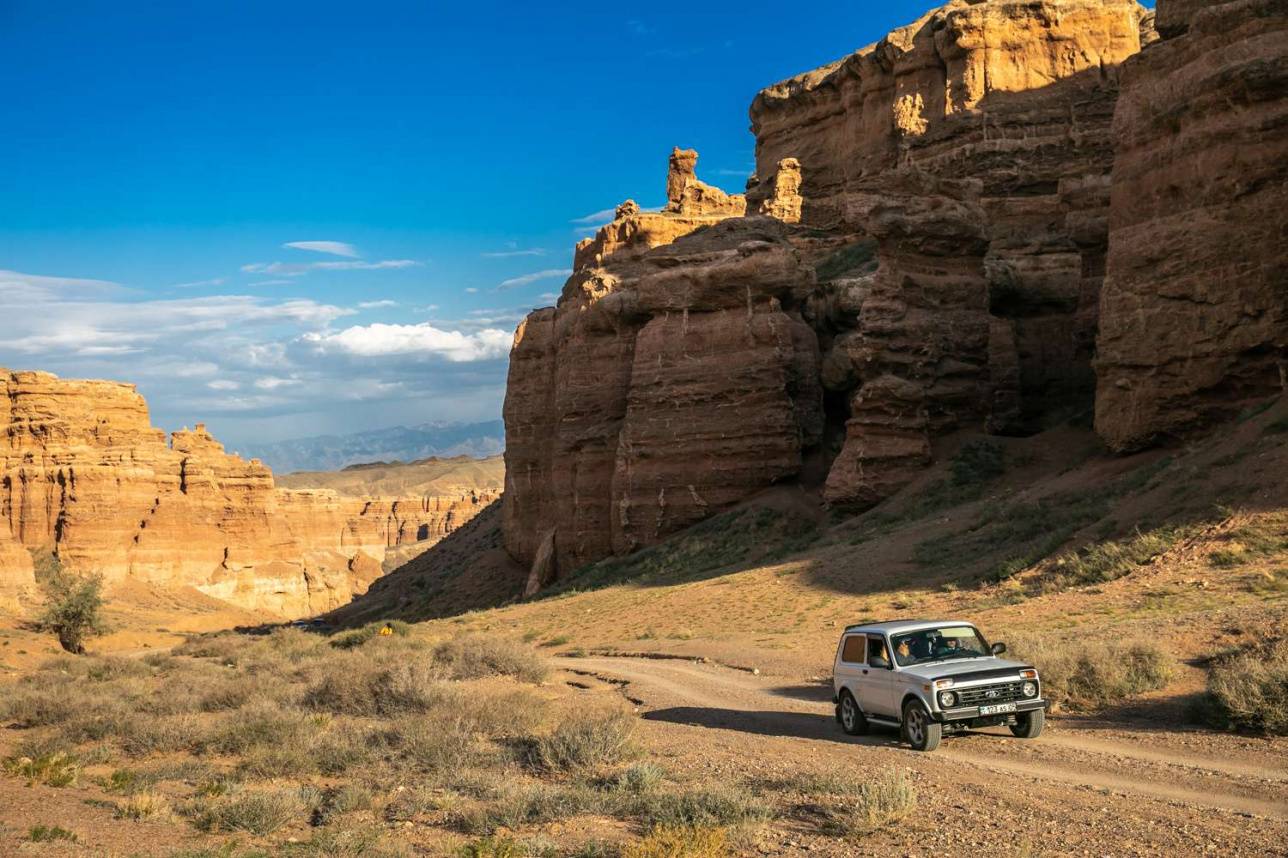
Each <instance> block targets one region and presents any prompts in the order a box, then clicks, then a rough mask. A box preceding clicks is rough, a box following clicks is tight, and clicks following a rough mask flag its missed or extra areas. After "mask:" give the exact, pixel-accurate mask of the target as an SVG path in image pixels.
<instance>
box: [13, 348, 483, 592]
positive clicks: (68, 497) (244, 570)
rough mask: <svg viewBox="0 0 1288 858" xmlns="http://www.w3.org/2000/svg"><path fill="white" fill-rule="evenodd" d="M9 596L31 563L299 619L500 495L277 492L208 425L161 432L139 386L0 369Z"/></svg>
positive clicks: (23, 582) (268, 477) (260, 469)
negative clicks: (47, 559)
mask: <svg viewBox="0 0 1288 858" xmlns="http://www.w3.org/2000/svg"><path fill="white" fill-rule="evenodd" d="M0 379H2V380H3V382H4V384H5V387H6V394H7V395H6V396H5V397H4V398H2V399H0V424H2V425H3V426H4V436H3V438H0V514H2V518H3V521H0V590H4V591H7V593H8V594H9V595H11V596H12V595H14V594H15V593H16V592H18V591H21V590H22V589H24V588H28V587H30V585H31V584H32V583H33V581H32V561H31V555H30V553H29V550H34V551H53V552H56V554H57V556H58V557H59V559H60V560H61V561H62V562H63V563H64V564H66V565H68V566H69V567H70V568H72V569H76V570H83V571H93V572H98V573H101V574H103V576H104V577H105V578H106V579H107V580H108V581H109V582H110V581H113V580H120V579H124V578H133V579H137V580H142V581H147V582H150V583H155V584H162V585H176V586H192V587H195V588H196V589H198V590H201V591H203V592H205V593H207V594H209V595H212V596H216V597H218V598H222V599H225V600H227V601H229V602H232V603H234V604H237V605H240V606H243V607H247V608H252V609H263V610H268V611H272V612H275V613H278V614H281V615H285V616H288V617H294V616H302V615H307V614H313V613H320V612H322V611H325V610H329V609H331V608H334V607H336V606H338V605H341V604H344V603H345V602H348V601H349V600H350V599H351V598H352V596H353V595H355V594H358V593H361V592H363V591H365V590H366V588H367V586H368V585H369V584H370V583H371V582H372V581H373V580H374V579H375V578H377V577H378V576H379V575H380V574H381V568H380V561H381V560H382V559H383V558H384V555H385V551H386V550H387V549H389V548H391V547H393V546H397V545H403V544H407V543H412V542H418V541H423V544H424V545H425V546H426V547H428V546H430V545H432V544H433V542H434V541H436V540H437V539H438V538H441V537H442V536H443V535H444V533H445V532H446V531H447V530H450V529H452V528H454V527H456V526H459V524H461V523H464V522H465V521H468V520H469V518H471V517H473V515H474V514H475V513H476V512H477V511H479V510H481V509H482V508H483V507H484V506H485V505H486V504H487V503H488V502H490V501H491V500H493V499H495V498H494V496H487V497H480V496H478V495H474V494H464V495H461V496H453V497H424V498H421V497H417V498H349V497H343V496H340V495H337V494H336V493H335V492H333V491H325V490H321V491H306V490H286V489H278V488H275V486H274V484H273V475H272V472H271V471H269V469H268V468H267V467H265V466H264V465H262V464H260V463H259V462H258V461H257V460H251V461H249V462H247V461H245V460H243V459H241V458H240V457H238V456H235V455H229V454H228V453H226V452H224V448H223V445H221V444H220V443H219V442H218V441H216V440H215V439H214V438H213V437H212V436H211V435H210V433H209V432H207V431H206V428H205V427H204V426H203V425H202V424H200V423H199V424H197V426H196V428H195V429H193V430H188V429H183V430H180V431H178V432H175V433H173V435H172V436H171V438H170V441H169V444H167V443H166V437H165V435H164V433H162V432H161V431H160V430H158V429H155V428H153V426H152V425H151V421H150V419H149V416H148V410H147V405H146V403H145V402H144V400H143V397H142V396H140V395H139V394H138V393H137V392H136V390H135V389H134V387H133V386H132V385H127V384H118V383H115V382H106V381H73V380H63V379H59V378H58V377H56V376H53V375H50V374H48V373H42V372H9V371H7V370H6V371H0Z"/></svg>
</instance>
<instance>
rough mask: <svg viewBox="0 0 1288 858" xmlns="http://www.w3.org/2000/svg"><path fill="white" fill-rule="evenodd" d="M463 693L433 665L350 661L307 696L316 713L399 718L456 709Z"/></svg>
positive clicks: (332, 668)
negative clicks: (406, 715) (435, 709)
mask: <svg viewBox="0 0 1288 858" xmlns="http://www.w3.org/2000/svg"><path fill="white" fill-rule="evenodd" d="M458 697H459V692H458V691H457V690H456V689H454V688H451V687H449V686H447V685H446V684H445V683H443V682H442V681H441V678H440V677H439V676H438V674H437V673H436V672H435V670H434V668H433V666H432V665H426V664H424V663H420V662H411V663H406V664H384V663H382V662H380V661H378V660H374V659H369V658H362V657H356V658H348V659H346V660H344V661H341V662H339V663H337V664H335V665H332V666H330V669H329V670H328V671H327V673H326V675H325V676H323V677H322V678H321V679H320V680H319V681H318V682H316V683H315V684H314V685H313V686H312V687H310V688H309V689H308V691H306V692H305V694H304V701H303V702H304V705H305V706H308V707H309V708H312V709H318V710H322V711H325V712H334V713H337V714H347V715H385V716H389V715H397V714H401V713H407V712H427V711H429V710H430V709H433V708H435V707H436V706H452V705H455V704H456V703H457V702H458Z"/></svg>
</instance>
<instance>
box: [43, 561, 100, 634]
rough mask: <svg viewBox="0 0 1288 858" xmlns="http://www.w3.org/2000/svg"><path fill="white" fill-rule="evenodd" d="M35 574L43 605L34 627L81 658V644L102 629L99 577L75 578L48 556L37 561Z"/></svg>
mask: <svg viewBox="0 0 1288 858" xmlns="http://www.w3.org/2000/svg"><path fill="white" fill-rule="evenodd" d="M35 572H36V581H37V582H38V583H39V584H40V588H41V590H42V591H43V593H44V595H45V601H46V604H45V609H44V611H43V613H41V615H40V618H39V619H38V620H37V621H36V625H37V627H38V628H39V629H40V630H41V631H46V632H51V633H53V634H54V635H55V636H56V637H57V638H58V643H59V645H60V646H62V648H63V649H65V650H66V651H67V652H70V653H73V654H76V655H81V654H83V653H84V652H85V641H86V640H87V639H88V638H90V637H92V636H94V635H100V634H102V633H103V632H104V631H105V629H106V626H105V625H104V622H103V616H102V611H103V578H102V576H99V575H77V574H75V573H73V572H71V571H69V570H68V569H65V568H64V567H63V565H62V563H61V562H60V561H59V560H58V558H57V557H55V556H54V555H52V554H47V555H44V556H43V557H39V558H37V560H36V569H35Z"/></svg>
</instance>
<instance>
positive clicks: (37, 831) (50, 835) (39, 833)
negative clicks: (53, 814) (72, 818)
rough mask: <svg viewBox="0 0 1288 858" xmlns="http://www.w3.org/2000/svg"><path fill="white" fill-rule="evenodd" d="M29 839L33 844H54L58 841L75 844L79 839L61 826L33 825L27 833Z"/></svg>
mask: <svg viewBox="0 0 1288 858" xmlns="http://www.w3.org/2000/svg"><path fill="white" fill-rule="evenodd" d="M27 839H28V840H30V841H31V842H32V843H53V842H54V841H56V840H65V841H67V842H68V843H75V842H76V841H77V840H78V839H79V838H78V837H77V836H76V835H75V834H74V833H73V832H71V831H68V830H67V829H66V828H63V827H62V826H59V825H33V826H32V827H31V828H30V829H29V830H28V831H27Z"/></svg>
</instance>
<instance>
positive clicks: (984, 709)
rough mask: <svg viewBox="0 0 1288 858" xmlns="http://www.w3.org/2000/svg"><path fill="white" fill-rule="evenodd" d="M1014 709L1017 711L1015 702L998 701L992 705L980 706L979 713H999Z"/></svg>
mask: <svg viewBox="0 0 1288 858" xmlns="http://www.w3.org/2000/svg"><path fill="white" fill-rule="evenodd" d="M1014 711H1015V704H1014V703H996V704H994V705H992V706H981V707H979V714H981V715H999V714H1001V713H1002V712H1014Z"/></svg>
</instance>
